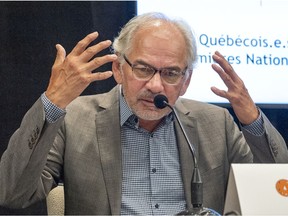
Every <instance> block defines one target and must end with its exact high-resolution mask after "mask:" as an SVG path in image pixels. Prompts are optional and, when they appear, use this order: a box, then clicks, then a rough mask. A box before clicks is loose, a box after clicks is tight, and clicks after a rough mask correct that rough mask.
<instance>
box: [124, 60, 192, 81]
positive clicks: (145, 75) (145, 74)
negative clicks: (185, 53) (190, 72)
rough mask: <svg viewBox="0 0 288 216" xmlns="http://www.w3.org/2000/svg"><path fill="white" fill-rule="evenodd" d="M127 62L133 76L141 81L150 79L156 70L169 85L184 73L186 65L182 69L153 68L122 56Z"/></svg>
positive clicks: (179, 78)
mask: <svg viewBox="0 0 288 216" xmlns="http://www.w3.org/2000/svg"><path fill="white" fill-rule="evenodd" d="M123 57H124V59H125V61H126V62H127V64H128V65H129V66H130V67H131V68H132V71H133V74H134V77H135V78H136V79H138V80H141V81H148V80H150V79H151V78H152V77H153V76H154V75H155V74H156V73H157V72H159V73H160V76H161V79H162V80H163V81H164V82H165V83H167V84H169V85H177V84H178V83H179V82H180V80H181V79H182V77H183V76H184V75H185V73H186V70H187V67H186V68H185V69H184V70H183V71H179V70H177V69H170V68H159V69H158V68H154V67H151V66H147V65H141V64H132V63H131V62H130V61H129V60H128V59H127V57H126V56H125V55H124V56H123Z"/></svg>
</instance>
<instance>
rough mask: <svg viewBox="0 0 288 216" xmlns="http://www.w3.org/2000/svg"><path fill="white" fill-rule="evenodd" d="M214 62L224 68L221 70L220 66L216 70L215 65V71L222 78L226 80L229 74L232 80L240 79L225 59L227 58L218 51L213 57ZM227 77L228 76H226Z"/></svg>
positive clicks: (214, 66) (214, 65)
mask: <svg viewBox="0 0 288 216" xmlns="http://www.w3.org/2000/svg"><path fill="white" fill-rule="evenodd" d="M212 58H213V60H214V61H215V62H216V63H218V64H219V65H220V67H221V68H222V69H221V70H220V69H219V68H220V67H219V66H218V69H217V70H215V68H216V64H213V66H212V67H213V69H214V70H215V71H216V72H217V73H218V74H219V75H220V76H221V74H222V76H221V78H222V77H223V78H225V75H224V74H223V73H225V74H227V75H228V76H229V77H230V78H231V79H232V80H234V81H237V79H239V77H238V75H237V74H236V73H235V71H234V69H233V67H232V66H231V64H229V62H228V61H227V60H226V59H225V57H224V56H223V55H222V54H221V53H220V52H218V51H216V52H215V53H214V55H212ZM226 77H227V76H226Z"/></svg>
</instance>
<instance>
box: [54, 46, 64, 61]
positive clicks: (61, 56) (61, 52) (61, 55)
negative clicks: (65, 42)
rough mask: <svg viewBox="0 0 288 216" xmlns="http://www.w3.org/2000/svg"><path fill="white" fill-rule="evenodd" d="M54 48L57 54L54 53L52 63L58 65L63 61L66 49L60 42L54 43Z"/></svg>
mask: <svg viewBox="0 0 288 216" xmlns="http://www.w3.org/2000/svg"><path fill="white" fill-rule="evenodd" d="M56 49H57V54H56V58H55V61H54V65H59V64H61V63H63V62H64V60H65V57H66V51H65V49H64V48H63V47H62V46H61V45H60V44H56Z"/></svg>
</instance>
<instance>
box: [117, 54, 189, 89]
mask: <svg viewBox="0 0 288 216" xmlns="http://www.w3.org/2000/svg"><path fill="white" fill-rule="evenodd" d="M123 58H124V60H125V61H126V63H127V64H128V65H129V66H130V67H131V69H132V72H133V74H134V76H135V78H136V79H138V80H143V81H148V80H150V79H152V77H153V76H154V75H155V74H156V73H157V72H159V73H160V76H161V72H162V71H163V70H167V69H166V68H155V67H153V66H148V65H143V66H145V67H147V68H149V69H152V70H153V71H154V73H153V74H151V77H147V78H139V77H137V75H136V74H135V73H134V70H133V69H134V68H135V66H137V65H134V64H132V63H131V62H130V61H129V60H128V58H127V57H126V55H123ZM187 69H188V67H185V69H184V70H183V71H181V72H179V75H180V76H179V78H178V79H177V80H176V82H175V83H170V82H167V81H166V80H165V79H163V77H162V76H161V78H162V80H163V81H164V82H165V83H167V84H168V85H177V84H178V83H179V82H180V80H181V79H182V78H183V77H184V75H185V74H186V71H187Z"/></svg>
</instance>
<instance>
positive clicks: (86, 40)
mask: <svg viewBox="0 0 288 216" xmlns="http://www.w3.org/2000/svg"><path fill="white" fill-rule="evenodd" d="M98 35H99V34H98V32H93V33H91V34H88V35H87V36H86V37H85V38H84V39H82V40H81V41H79V42H78V43H77V45H76V46H75V47H74V49H73V50H72V51H71V55H77V56H79V55H80V54H81V53H83V52H84V50H85V49H86V48H87V47H88V45H89V44H90V43H92V41H94V40H95V39H96V38H97V37H98Z"/></svg>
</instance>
